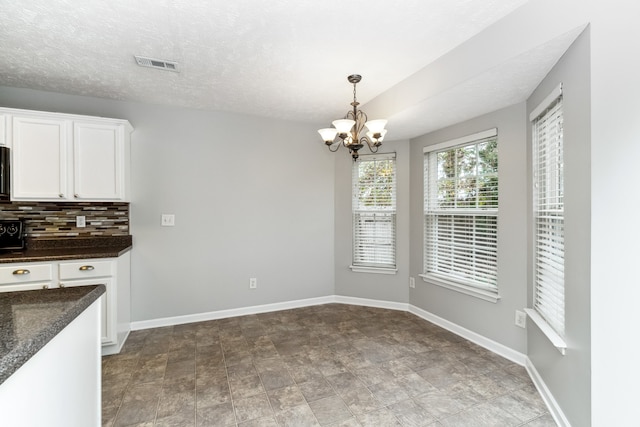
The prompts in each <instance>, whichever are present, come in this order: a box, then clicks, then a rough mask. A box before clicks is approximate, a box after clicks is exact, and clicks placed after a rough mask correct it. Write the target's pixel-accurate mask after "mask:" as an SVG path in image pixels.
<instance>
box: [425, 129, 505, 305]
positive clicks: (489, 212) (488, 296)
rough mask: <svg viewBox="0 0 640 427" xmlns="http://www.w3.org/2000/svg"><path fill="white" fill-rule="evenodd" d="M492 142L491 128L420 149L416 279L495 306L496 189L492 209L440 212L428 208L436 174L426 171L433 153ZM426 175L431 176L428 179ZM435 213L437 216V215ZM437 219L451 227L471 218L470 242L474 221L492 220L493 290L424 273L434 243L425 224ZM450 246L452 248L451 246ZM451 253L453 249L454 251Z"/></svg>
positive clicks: (475, 175)
mask: <svg viewBox="0 0 640 427" xmlns="http://www.w3.org/2000/svg"><path fill="white" fill-rule="evenodd" d="M492 139H495V140H496V144H497V140H498V129H497V128H492V129H488V130H485V131H482V132H478V133H474V134H471V135H467V136H464V137H461V138H457V139H453V140H449V141H445V142H442V143H439V144H434V145H430V146H427V147H424V149H423V153H424V159H423V162H424V163H423V166H424V168H423V171H424V173H425V176H424V187H423V192H424V205H423V233H424V234H423V251H424V252H423V269H422V271H423V273H422V274H420V275H419V276H420V277H422V279H423V280H424V281H425V282H427V283H430V284H433V285H437V286H440V287H444V288H447V289H450V290H453V291H456V292H460V293H463V294H466V295H470V296H473V297H476V298H479V299H482V300H485V301H489V302H493V303H495V302H497V301H498V300H499V299H500V294H499V288H498V283H497V281H498V272H497V263H498V221H499V192H498V189H497V187H496V190H495V191H496V195H497V196H498V197H497V201H496V206H495V207H493V208H478V207H475V208H457V207H455V208H446V209H441V208H439V207H435V208H434V207H432V206H431V205H432V204H433V203H434V201H435V198H434V196H433V195H432V194H431V192H432V191H434V189H435V187H434V182H432V181H433V179H436V180H437V170H436V171H432V170H431V169H430V168H429V162H430V158H431V156H433V155H437V153H440V152H443V151H449V150H453V149H458V148H461V147H468V146H477V145H479V144H481V143H483V142H485V141H490V140H492ZM496 150H498V146H496ZM427 174H429V175H431V176H428V175H427ZM478 176H480V175H479V174H478V173H477V171H476V172H475V174H474V175H473V177H474V178H475V179H477V178H478ZM459 178H460V176H458V175H457V176H456V177H455V179H459ZM495 178H497V179H498V182H499V162H498V170H497V171H496V172H495ZM497 185H498V183H497V184H496V186H497ZM438 212H439V213H438ZM439 215H442V216H450V217H451V221H452V222H451V224H454V221H456V219H455V218H454V217H461V216H468V217H472V218H473V222H474V233H473V236H474V240H475V239H476V238H477V237H478V233H476V229H475V224H476V221H477V218H481V217H491V218H495V238H494V239H493V240H492V242H493V247H494V248H495V249H494V250H495V255H493V257H492V265H493V269H494V271H495V273H494V280H495V285H494V286H486V285H482V284H480V282H477V281H476V282H474V281H472V280H466V279H463V278H461V277H452V276H450V275H445V274H442V273H438V272H433V271H431V272H428V271H427V270H428V268H427V265H428V264H429V261H428V254H429V252H430V251H429V249H428V246H429V245H433V244H434V243H432V242H433V240H430V239H429V237H430V236H429V231H428V223H429V222H430V221H433V220H429V219H428V216H431V217H433V218H436V217H438V216H439ZM455 224H456V225H452V227H454V226H455V227H458V225H457V224H458V222H456V223H455ZM451 246H453V245H451ZM454 249H455V248H454ZM474 250H477V247H475V246H474ZM450 251H451V252H453V249H452V250H450ZM476 257H477V256H476V254H474V255H473V256H472V257H471V258H473V259H474V260H475V259H476ZM472 269H475V267H473V268H472Z"/></svg>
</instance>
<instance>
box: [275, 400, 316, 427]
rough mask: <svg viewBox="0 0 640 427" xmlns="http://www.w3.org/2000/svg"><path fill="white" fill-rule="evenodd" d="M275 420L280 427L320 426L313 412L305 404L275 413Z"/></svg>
mask: <svg viewBox="0 0 640 427" xmlns="http://www.w3.org/2000/svg"><path fill="white" fill-rule="evenodd" d="M276 420H277V421H278V423H279V425H280V426H282V427H301V426H305V427H307V426H308V427H314V426H319V425H320V424H319V423H318V420H317V419H316V416H315V415H314V414H313V411H312V410H311V408H310V407H309V405H306V404H304V405H300V406H295V407H293V408H289V409H285V410H284V411H282V412H279V413H277V414H276Z"/></svg>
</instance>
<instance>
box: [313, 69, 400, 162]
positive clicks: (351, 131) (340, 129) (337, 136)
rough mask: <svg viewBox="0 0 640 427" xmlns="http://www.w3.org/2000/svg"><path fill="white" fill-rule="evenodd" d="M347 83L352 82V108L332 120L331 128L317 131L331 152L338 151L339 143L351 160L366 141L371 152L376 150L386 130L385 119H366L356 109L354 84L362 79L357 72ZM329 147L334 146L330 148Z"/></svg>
mask: <svg viewBox="0 0 640 427" xmlns="http://www.w3.org/2000/svg"><path fill="white" fill-rule="evenodd" d="M347 80H348V81H349V83H352V84H353V102H352V103H351V105H352V106H353V110H350V111H349V112H348V113H347V114H346V115H345V116H344V119H340V120H334V121H333V122H332V123H331V124H332V125H333V126H334V127H332V128H326V129H319V130H318V133H319V134H320V136H321V137H322V139H323V140H324V143H325V144H326V145H327V147H329V150H330V151H331V152H335V151H338V149H339V148H340V146H341V145H344V146H345V147H347V148H348V149H349V153H351V157H353V161H354V162H355V161H356V160H358V150H360V149H361V148H362V147H364V144H365V143H366V144H367V146H368V147H369V150H370V151H371V152H372V153H377V152H378V147H380V146H381V145H382V140H383V139H384V136H385V134H386V133H387V130H386V129H385V128H384V127H385V126H386V124H387V121H386V120H367V115H366V114H365V113H364V111H362V110H358V105H360V103H359V102H358V101H357V100H356V84H358V82H359V81H360V80H362V76H361V75H359V74H352V75H350V76H349V77H347ZM365 127H366V128H367V129H368V132H367V133H366V135H365V136H362V137H360V135H361V134H362V131H363V130H364V128H365ZM331 147H336V148H335V149H332V148H331Z"/></svg>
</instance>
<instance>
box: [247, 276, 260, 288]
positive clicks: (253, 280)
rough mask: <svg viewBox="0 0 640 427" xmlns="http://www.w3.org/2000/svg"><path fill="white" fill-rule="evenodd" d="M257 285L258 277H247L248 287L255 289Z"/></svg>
mask: <svg viewBox="0 0 640 427" xmlns="http://www.w3.org/2000/svg"><path fill="white" fill-rule="evenodd" d="M257 287H258V279H256V278H255V277H252V278H251V279H249V289H256V288H257Z"/></svg>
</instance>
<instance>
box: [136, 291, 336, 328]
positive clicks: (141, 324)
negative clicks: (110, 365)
mask: <svg viewBox="0 0 640 427" xmlns="http://www.w3.org/2000/svg"><path fill="white" fill-rule="evenodd" d="M331 302H335V297H334V296H333V295H330V296H326V297H318V298H307V299H301V300H296V301H285V302H277V303H273V304H264V305H254V306H251V307H242V308H232V309H229V310H218V311H209V312H206V313H197V314H187V315H184V316H175V317H163V318H160V319H152V320H141V321H137V322H131V330H132V331H139V330H141V329H150V328H160V327H163V326H173V325H182V324H185V323H195V322H205V321H207V320H216V319H226V318H227V317H238V316H246V315H249V314H259V313H269V312H271V311H280V310H290V309H292V308H301V307H310V306H312V305H321V304H328V303H331Z"/></svg>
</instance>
